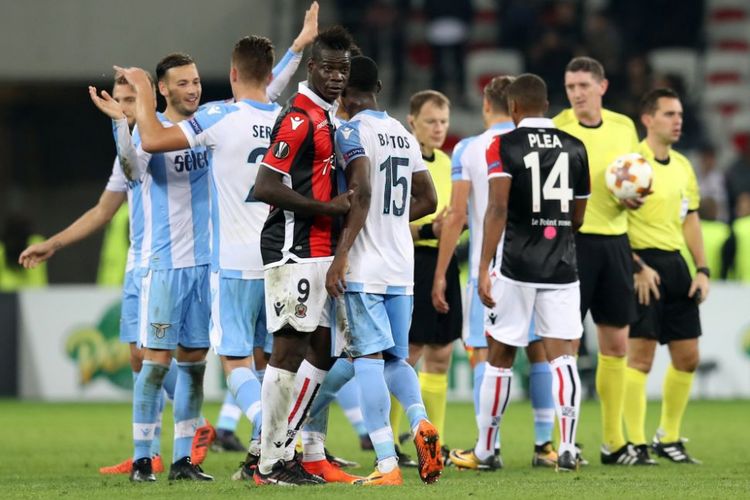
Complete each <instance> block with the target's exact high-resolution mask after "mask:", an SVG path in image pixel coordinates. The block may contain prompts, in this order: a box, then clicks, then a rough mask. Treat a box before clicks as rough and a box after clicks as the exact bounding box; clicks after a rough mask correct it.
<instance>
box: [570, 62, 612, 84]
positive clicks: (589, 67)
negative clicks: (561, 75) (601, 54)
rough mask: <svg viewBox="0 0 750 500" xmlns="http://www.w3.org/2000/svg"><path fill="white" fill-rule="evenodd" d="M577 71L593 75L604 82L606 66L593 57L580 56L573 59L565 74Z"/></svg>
mask: <svg viewBox="0 0 750 500" xmlns="http://www.w3.org/2000/svg"><path fill="white" fill-rule="evenodd" d="M576 71H583V72H585V73H591V75H592V76H593V77H594V78H595V79H597V80H599V81H602V80H604V78H605V76H604V66H602V63H600V62H599V61H597V60H596V59H594V58H593V57H586V56H580V57H574V58H573V59H571V60H570V62H569V63H568V65H567V66H566V67H565V72H566V73H567V72H571V73H575V72H576Z"/></svg>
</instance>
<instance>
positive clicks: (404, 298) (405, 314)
mask: <svg viewBox="0 0 750 500" xmlns="http://www.w3.org/2000/svg"><path fill="white" fill-rule="evenodd" d="M344 301H345V303H346V313H347V317H348V321H349V329H350V334H351V338H350V339H349V343H348V347H347V349H346V350H347V352H348V353H349V355H350V356H352V357H355V358H356V357H360V356H366V355H368V354H375V353H378V352H384V353H387V354H390V355H391V356H394V357H396V358H401V359H406V358H408V357H409V326H410V325H411V314H412V310H413V309H414V297H413V296H412V295H379V294H375V293H364V292H347V293H345V294H344Z"/></svg>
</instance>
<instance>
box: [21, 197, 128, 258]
mask: <svg viewBox="0 0 750 500" xmlns="http://www.w3.org/2000/svg"><path fill="white" fill-rule="evenodd" d="M124 201H125V193H123V192H116V191H108V190H105V191H104V192H103V193H102V195H101V197H100V198H99V202H98V203H97V204H96V205H95V206H94V207H93V208H91V209H89V210H88V211H87V212H86V213H84V214H83V215H82V216H81V217H79V218H78V219H77V220H76V221H75V222H73V223H72V224H71V225H70V226H68V227H67V228H65V229H63V230H62V231H60V232H59V233H57V234H55V235H54V236H52V237H51V238H49V239H47V240H46V241H43V242H41V243H37V244H34V245H31V246H30V247H28V248H27V249H26V250H24V251H23V252H22V253H21V255H20V256H19V257H18V263H19V264H21V265H22V266H23V267H25V268H26V269H30V268H33V267H36V266H37V265H39V264H40V263H42V262H44V261H46V260H48V259H49V258H50V257H52V256H53V255H54V254H55V252H57V251H58V250H60V249H61V248H64V247H66V246H68V245H70V244H72V243H76V242H78V241H81V240H82V239H85V238H87V237H88V236H90V235H91V234H93V233H94V232H96V231H98V230H99V229H101V228H103V227H104V226H106V225H107V223H108V222H109V221H110V220H111V219H112V217H113V216H114V215H115V212H117V209H118V208H120V205H122V203H123V202H124Z"/></svg>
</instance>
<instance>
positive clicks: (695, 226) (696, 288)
mask: <svg viewBox="0 0 750 500" xmlns="http://www.w3.org/2000/svg"><path fill="white" fill-rule="evenodd" d="M682 234H683V236H684V237H685V243H686V244H687V247H688V250H689V251H690V255H692V256H693V262H694V263H695V268H696V269H697V271H696V273H695V277H694V278H693V282H692V283H690V291H689V292H688V297H690V298H695V300H696V302H698V303H699V304H700V303H701V302H703V301H704V300H706V298H708V290H709V283H708V281H709V280H708V277H709V276H708V273H710V270H709V269H708V265H707V261H706V252H705V250H704V247H703V233H702V231H701V221H700V218H699V217H698V212H696V211H692V212H688V214H687V216H686V217H685V220H684V221H683V223H682ZM696 294H698V295H697V296H696Z"/></svg>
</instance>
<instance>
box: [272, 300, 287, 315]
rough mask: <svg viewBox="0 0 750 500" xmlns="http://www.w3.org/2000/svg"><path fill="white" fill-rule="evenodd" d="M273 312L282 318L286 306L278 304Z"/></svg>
mask: <svg viewBox="0 0 750 500" xmlns="http://www.w3.org/2000/svg"><path fill="white" fill-rule="evenodd" d="M273 310H274V311H276V316H281V311H283V310H284V304H282V303H281V302H276V303H275V304H274V305H273Z"/></svg>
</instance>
